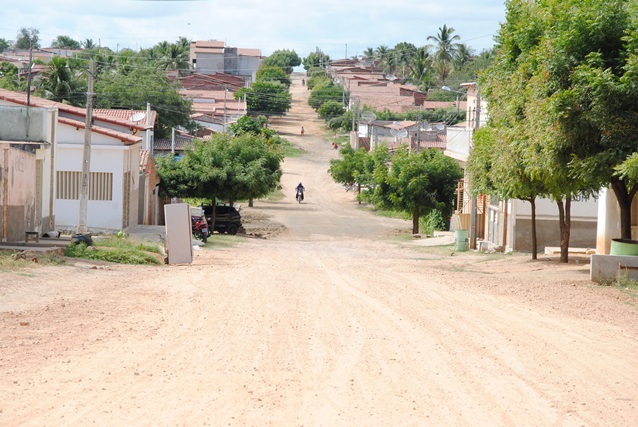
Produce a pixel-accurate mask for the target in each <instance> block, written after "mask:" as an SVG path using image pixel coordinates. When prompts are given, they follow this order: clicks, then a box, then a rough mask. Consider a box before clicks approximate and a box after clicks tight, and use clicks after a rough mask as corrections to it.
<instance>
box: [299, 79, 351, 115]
mask: <svg viewBox="0 0 638 427" xmlns="http://www.w3.org/2000/svg"><path fill="white" fill-rule="evenodd" d="M342 100H343V90H342V89H341V87H339V86H337V85H335V84H334V83H332V81H330V82H329V84H326V85H321V86H315V87H314V89H313V90H312V93H311V94H310V97H309V98H308V104H309V105H310V106H311V107H312V108H314V109H315V110H319V108H321V106H322V105H323V104H324V103H325V102H328V101H336V102H341V101H342Z"/></svg>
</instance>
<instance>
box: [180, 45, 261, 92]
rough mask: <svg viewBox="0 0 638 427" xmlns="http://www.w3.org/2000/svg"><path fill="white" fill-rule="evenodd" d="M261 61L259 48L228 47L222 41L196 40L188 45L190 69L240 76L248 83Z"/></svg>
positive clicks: (254, 75)
mask: <svg viewBox="0 0 638 427" xmlns="http://www.w3.org/2000/svg"><path fill="white" fill-rule="evenodd" d="M262 61H263V57H262V56H261V50H260V49H244V48H236V47H229V46H226V43H225V42H223V41H217V40H198V41H193V42H191V46H190V64H191V69H192V70H194V71H196V72H198V73H201V74H216V73H226V74H231V75H234V76H241V77H242V78H244V80H245V81H246V82H247V83H249V84H250V83H252V82H254V81H255V79H256V76H257V69H258V68H259V66H260V65H261V63H262Z"/></svg>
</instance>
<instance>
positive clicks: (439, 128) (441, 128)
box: [436, 125, 445, 130]
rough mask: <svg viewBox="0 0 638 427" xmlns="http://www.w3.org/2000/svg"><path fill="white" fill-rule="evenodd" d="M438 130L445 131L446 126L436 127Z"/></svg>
mask: <svg viewBox="0 0 638 427" xmlns="http://www.w3.org/2000/svg"><path fill="white" fill-rule="evenodd" d="M436 128H437V129H438V130H443V129H445V125H436Z"/></svg>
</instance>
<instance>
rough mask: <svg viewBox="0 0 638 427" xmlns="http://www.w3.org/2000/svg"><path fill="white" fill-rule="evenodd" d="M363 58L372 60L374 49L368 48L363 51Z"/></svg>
mask: <svg viewBox="0 0 638 427" xmlns="http://www.w3.org/2000/svg"><path fill="white" fill-rule="evenodd" d="M363 57H364V58H366V59H372V58H374V48H372V47H368V48H366V49H365V50H364V51H363Z"/></svg>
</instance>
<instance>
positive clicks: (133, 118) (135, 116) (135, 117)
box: [128, 113, 146, 122]
mask: <svg viewBox="0 0 638 427" xmlns="http://www.w3.org/2000/svg"><path fill="white" fill-rule="evenodd" d="M145 118H146V113H135V114H133V115H132V116H131V117H129V118H128V119H129V120H130V121H132V122H139V121H140V120H144V119H145Z"/></svg>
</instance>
